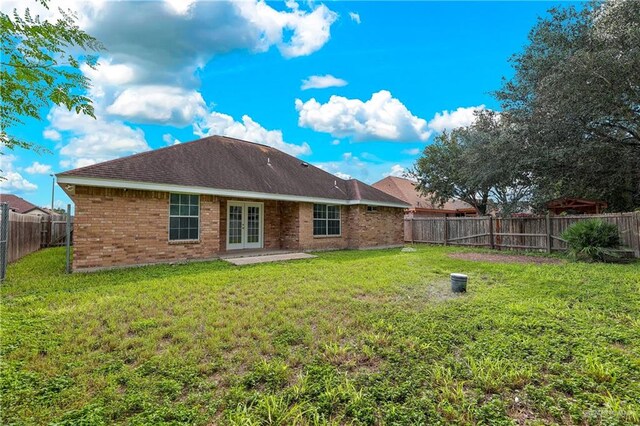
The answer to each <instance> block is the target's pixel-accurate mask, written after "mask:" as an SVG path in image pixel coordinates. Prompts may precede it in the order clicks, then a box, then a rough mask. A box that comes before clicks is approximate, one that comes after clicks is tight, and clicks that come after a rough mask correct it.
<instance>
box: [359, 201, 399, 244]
mask: <svg viewBox="0 0 640 426" xmlns="http://www.w3.org/2000/svg"><path fill="white" fill-rule="evenodd" d="M350 216H351V226H352V229H351V248H369V247H385V246H399V245H402V244H404V210H403V209H397V208H392V207H377V208H376V211H373V212H368V211H367V206H363V205H359V206H351V212H350Z"/></svg>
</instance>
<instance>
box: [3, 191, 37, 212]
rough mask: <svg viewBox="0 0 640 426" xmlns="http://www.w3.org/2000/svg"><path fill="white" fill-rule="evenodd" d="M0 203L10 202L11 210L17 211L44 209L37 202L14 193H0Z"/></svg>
mask: <svg viewBox="0 0 640 426" xmlns="http://www.w3.org/2000/svg"><path fill="white" fill-rule="evenodd" d="M0 203H9V210H12V211H14V212H16V213H27V212H29V211H31V210H33V209H38V210H42V209H41V208H40V207H38V206H36V205H35V204H32V203H30V202H28V201H27V200H25V199H24V198H20V197H18V196H17V195H13V194H0Z"/></svg>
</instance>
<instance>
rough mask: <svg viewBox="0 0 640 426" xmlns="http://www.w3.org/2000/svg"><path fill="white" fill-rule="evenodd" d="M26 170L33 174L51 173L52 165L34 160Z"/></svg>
mask: <svg viewBox="0 0 640 426" xmlns="http://www.w3.org/2000/svg"><path fill="white" fill-rule="evenodd" d="M24 170H25V171H26V172H27V173H29V174H32V175H46V174H47V173H51V166H50V165H48V164H41V163H38V162H37V161H34V162H33V164H31V165H30V166H29V167H27V168H26V169H24Z"/></svg>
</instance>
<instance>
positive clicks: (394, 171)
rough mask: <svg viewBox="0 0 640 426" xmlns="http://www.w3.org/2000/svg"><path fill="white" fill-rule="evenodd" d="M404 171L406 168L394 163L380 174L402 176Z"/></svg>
mask: <svg viewBox="0 0 640 426" xmlns="http://www.w3.org/2000/svg"><path fill="white" fill-rule="evenodd" d="M405 172H406V169H405V168H404V167H402V166H401V165H400V164H394V165H393V166H391V170H389V171H388V172H385V173H383V174H382V176H384V177H387V176H395V177H402V176H404V174H405Z"/></svg>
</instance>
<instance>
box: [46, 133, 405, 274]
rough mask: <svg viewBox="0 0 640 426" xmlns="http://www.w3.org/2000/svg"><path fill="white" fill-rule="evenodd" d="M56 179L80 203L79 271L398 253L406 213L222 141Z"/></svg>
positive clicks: (397, 204)
mask: <svg viewBox="0 0 640 426" xmlns="http://www.w3.org/2000/svg"><path fill="white" fill-rule="evenodd" d="M57 178H58V183H59V185H60V186H61V187H62V188H63V190H64V191H65V192H66V193H67V194H68V195H69V196H70V197H71V199H72V200H73V201H74V203H75V224H74V256H73V269H74V270H76V271H78V270H94V269H103V268H111V267H120V266H129V265H141V264H153V263H163V262H176V261H185V260H203V259H212V258H216V257H218V256H219V255H220V254H222V253H228V252H233V251H236V250H305V251H311V250H327V249H347V248H369V247H391V246H400V245H402V243H403V231H402V227H403V215H404V209H405V208H407V207H409V205H408V204H407V203H405V202H404V201H402V200H400V199H398V198H396V197H394V196H392V195H389V194H387V193H385V192H383V191H380V190H378V189H375V188H373V187H372V186H369V185H367V184H365V183H363V182H360V181H358V180H355V179H349V180H344V179H340V178H338V177H336V176H334V175H332V174H330V173H327V172H325V171H324V170H321V169H319V168H317V167H314V166H312V165H310V164H308V163H306V162H303V161H301V160H300V159H298V158H296V157H293V156H290V155H288V154H286V153H284V152H281V151H279V150H277V149H275V148H272V147H268V146H265V145H260V144H256V143H252V142H247V141H242V140H238V139H232V138H228V137H223V136H211V137H207V138H204V139H200V140H197V141H193V142H189V143H183V144H178V145H173V146H170V147H166V148H162V149H158V150H154V151H148V152H144V153H140V154H136V155H132V156H129V157H124V158H120V159H116V160H111V161H107V162H104V163H99V164H95V165H91V166H87V167H83V168H79V169H75V170H71V171H68V172H64V173H61V174H59V175H57Z"/></svg>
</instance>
